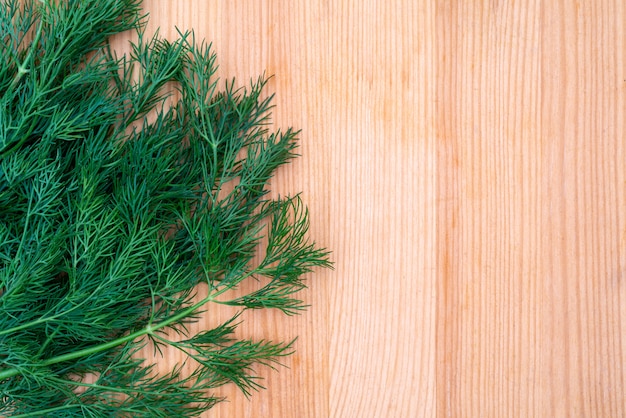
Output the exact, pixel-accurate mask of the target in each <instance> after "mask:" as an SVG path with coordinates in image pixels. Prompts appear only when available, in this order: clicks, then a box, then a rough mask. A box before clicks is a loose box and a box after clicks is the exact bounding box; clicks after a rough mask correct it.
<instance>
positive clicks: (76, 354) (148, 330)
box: [0, 294, 215, 381]
mask: <svg viewBox="0 0 626 418" xmlns="http://www.w3.org/2000/svg"><path fill="white" fill-rule="evenodd" d="M214 298H215V295H213V294H211V295H208V296H207V297H205V298H204V299H202V300H201V301H200V302H198V303H196V304H194V305H191V306H189V307H187V308H185V309H183V310H181V311H179V312H177V313H176V314H175V315H172V316H171V317H169V318H167V319H166V320H164V321H162V322H160V323H158V324H156V325H155V324H148V325H146V326H145V327H143V328H142V329H140V330H138V331H135V332H132V333H130V334H128V335H125V336H123V337H119V338H116V339H114V340H111V341H108V342H106V343H102V344H98V345H96V346H94V347H89V348H85V349H82V350H78V351H73V352H71V353H66V354H61V355H60V356H56V357H52V358H49V359H46V360H43V361H42V362H41V363H39V364H37V365H36V366H37V367H46V366H51V365H53V364H57V363H62V362H64V361H70V360H75V359H77V358H81V357H86V356H89V355H91V354H95V353H99V352H101V351H105V350H110V349H112V348H115V347H117V346H119V345H122V344H125V343H127V342H130V341H134V340H136V339H137V338H141V337H143V336H146V335H153V334H154V333H155V332H156V331H158V330H160V329H162V328H165V327H167V326H169V325H171V324H172V323H174V322H176V321H178V320H181V319H183V318H185V317H187V316H189V315H191V314H192V313H193V312H194V311H196V310H198V309H199V308H201V307H202V306H203V305H205V304H206V303H208V302H211V301H213V300H214ZM19 374H20V369H19V368H17V367H11V368H8V369H5V370H1V371H0V381H2V380H5V379H9V378H11V377H14V376H17V375H19Z"/></svg>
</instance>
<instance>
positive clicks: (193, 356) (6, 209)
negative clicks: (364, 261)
mask: <svg viewBox="0 0 626 418" xmlns="http://www.w3.org/2000/svg"><path fill="white" fill-rule="evenodd" d="M140 3H141V2H140V1H139V0H83V1H73V0H61V1H53V0H23V1H21V0H0V4H1V6H0V39H1V40H2V42H0V59H2V62H3V65H2V66H1V67H0V91H3V94H2V97H0V359H1V362H0V416H12V417H41V416H50V417H83V416H86V417H109V416H128V417H131V416H132V417H141V416H145V417H179V416H180V417H184V416H197V415H199V414H200V413H202V412H203V411H206V410H208V409H210V408H211V407H213V406H214V405H215V404H216V403H218V402H221V401H222V400H223V399H222V398H220V397H218V396H215V395H214V393H213V392H214V390H215V389H216V388H217V387H219V386H221V385H224V384H235V385H236V386H238V387H239V388H240V389H241V390H242V392H243V393H244V394H245V395H246V396H249V395H250V394H251V393H252V391H255V390H258V389H261V388H263V385H262V382H261V381H260V378H259V377H258V376H257V372H256V367H258V366H266V367H270V368H274V367H275V366H276V365H278V364H280V363H279V362H280V361H281V359H282V358H283V357H284V356H287V355H289V354H291V353H292V352H293V341H291V342H287V343H285V342H272V341H265V340H262V341H254V340H248V339H239V338H236V337H235V331H236V329H237V327H238V326H239V324H240V322H239V321H240V319H241V316H240V313H241V312H243V311H244V310H247V309H261V308H270V309H271V308H273V309H278V310H280V311H282V312H284V313H286V314H294V313H297V312H299V311H300V310H302V309H303V308H305V307H306V305H305V304H304V303H303V302H302V301H301V300H299V299H298V297H297V293H298V292H299V291H301V290H302V289H304V288H305V283H304V276H305V275H306V274H307V273H310V272H311V271H313V270H314V269H316V268H320V267H321V268H327V267H330V266H331V264H330V262H329V260H328V257H329V253H328V252H327V251H326V250H324V249H321V248H319V247H317V246H316V245H315V243H313V242H312V241H310V240H309V238H308V237H307V234H308V229H309V223H308V212H307V209H306V207H305V205H304V203H303V202H302V199H301V198H300V196H299V195H295V196H292V197H289V196H288V197H282V198H278V199H273V198H270V197H269V196H270V194H269V190H268V187H269V184H270V180H271V179H272V177H273V175H274V174H275V173H276V170H277V169H278V168H279V167H281V166H282V165H284V164H286V163H288V162H289V161H290V160H291V159H293V158H295V157H296V156H297V154H296V147H297V134H298V132H296V131H294V130H292V129H287V130H286V131H276V132H273V131H271V129H270V112H271V109H272V96H271V95H269V96H268V95H266V94H265V87H266V85H267V81H268V79H267V78H266V77H264V76H263V77H261V78H259V79H258V80H256V81H252V82H251V83H250V85H249V86H248V87H246V88H241V87H237V85H236V83H235V81H234V80H229V81H226V82H223V83H220V82H219V80H218V79H217V77H216V75H215V73H216V56H215V54H214V53H213V51H212V49H211V46H210V44H207V43H204V42H200V43H198V42H197V41H196V39H195V36H194V34H193V32H186V33H183V32H179V38H178V39H177V40H175V41H169V40H165V39H163V38H161V37H160V36H159V34H158V32H157V34H155V35H154V36H152V37H150V38H148V37H146V36H145V24H146V16H142V15H141V14H140V6H141V4H140ZM126 31H132V32H134V33H135V34H136V35H137V41H136V42H134V43H132V44H131V48H130V53H128V54H126V55H123V56H121V57H118V56H117V55H116V53H115V51H112V49H111V46H110V44H109V39H110V37H111V36H113V35H117V34H120V33H123V32H126ZM220 85H222V86H223V87H222V88H220V87H219V86H220ZM172 92H174V93H172ZM261 249H262V250H261ZM259 252H261V253H260V254H259ZM259 260H260V261H259ZM249 280H251V281H257V282H258V283H260V285H259V286H258V288H257V289H256V290H253V291H250V292H248V293H247V294H242V291H241V289H242V286H240V285H241V284H242V283H243V282H245V281H249ZM200 284H202V285H204V287H203V289H206V291H203V292H204V293H203V296H199V294H198V293H197V292H196V290H197V286H198V285H200ZM223 305H229V306H236V307H239V308H240V311H239V313H237V314H236V315H234V316H233V317H232V318H230V319H228V320H227V321H225V322H224V323H222V324H220V325H218V326H216V327H215V328H213V329H208V330H203V331H201V332H198V333H196V334H194V333H191V332H190V327H189V325H190V324H191V323H193V322H196V321H197V320H198V319H199V318H200V317H201V316H202V315H203V313H205V312H206V311H207V310H208V309H209V308H210V307H215V308H217V309H219V307H220V306H223ZM149 343H150V344H152V345H153V346H154V349H155V352H156V353H155V354H156V355H157V356H158V355H160V354H162V353H163V350H166V349H170V350H179V351H180V352H182V353H183V354H184V355H185V357H186V358H187V361H188V362H189V363H190V364H193V367H192V371H191V373H186V374H185V373H183V372H182V370H183V365H184V364H177V365H173V366H172V368H171V370H169V371H168V372H166V373H161V374H157V373H155V365H154V364H152V363H151V362H150V361H148V360H144V359H141V358H139V352H140V350H141V349H142V348H143V347H145V346H146V345H147V344H149Z"/></svg>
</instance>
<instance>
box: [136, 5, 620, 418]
mask: <svg viewBox="0 0 626 418" xmlns="http://www.w3.org/2000/svg"><path fill="white" fill-rule="evenodd" d="M145 10H146V11H147V12H149V13H150V15H151V24H150V25H151V26H150V27H151V28H155V27H156V26H160V27H161V34H162V35H164V36H167V37H174V36H175V35H176V31H175V29H174V28H175V26H178V27H179V28H181V29H192V28H193V29H194V30H195V33H196V36H197V38H199V39H200V38H205V39H206V40H208V41H210V42H212V43H213V48H214V50H215V52H216V53H217V57H218V58H217V59H218V63H219V65H220V75H222V76H224V77H228V78H230V77H233V76H234V77H236V78H237V80H239V81H240V82H241V84H245V83H247V82H248V80H249V79H250V78H256V77H257V76H258V75H260V74H261V73H263V72H265V73H266V74H275V77H274V78H273V79H272V81H271V82H270V84H269V89H270V90H271V92H273V93H276V101H275V104H276V109H275V111H274V121H275V124H276V126H277V127H286V126H295V127H298V128H301V129H302V134H301V147H300V152H301V154H302V157H301V158H300V159H298V160H296V161H295V162H294V163H293V164H292V165H290V166H289V167H286V168H285V169H283V170H281V171H280V173H279V174H278V176H277V177H276V179H275V181H274V182H273V185H272V187H273V190H274V191H275V192H276V193H281V194H285V193H293V192H297V191H302V192H303V194H302V197H303V199H304V200H305V202H306V203H307V204H308V206H309V208H310V211H311V224H312V229H311V236H312V237H313V238H314V239H315V240H316V241H317V242H318V243H320V244H321V245H324V246H327V247H328V248H330V249H331V250H332V251H333V260H334V261H335V263H336V265H335V270H334V271H332V272H331V271H321V272H318V273H316V274H314V275H311V277H310V280H309V284H310V289H309V290H308V291H307V292H306V294H305V295H304V297H305V299H306V301H307V302H308V303H309V304H311V308H310V309H309V310H308V311H307V312H306V313H305V314H303V315H301V316H299V317H295V318H294V317H284V316H282V315H280V314H278V313H262V312H255V313H253V314H252V315H249V316H247V317H246V324H247V325H246V327H245V329H243V330H242V331H241V332H242V334H245V335H252V336H256V337H259V338H270V339H281V338H284V339H290V338H292V337H295V336H299V339H298V341H297V344H296V348H297V354H295V355H294V356H293V357H291V358H289V359H288V360H286V362H285V363H286V365H287V366H288V367H289V368H281V369H280V370H279V372H270V371H266V370H263V371H261V373H262V374H263V376H265V378H266V380H265V381H264V384H265V385H266V386H267V388H268V390H267V391H262V392H260V393H257V394H254V395H253V397H252V398H251V399H250V400H247V399H245V398H244V397H243V396H241V394H239V393H238V392H237V391H236V390H234V389H233V388H225V389H224V390H223V391H222V392H220V393H221V394H225V395H227V396H229V402H226V403H223V404H220V405H219V406H218V407H216V408H215V409H213V410H212V411H211V412H210V413H209V414H207V417H221V418H225V417H262V418H264V417H278V418H307V417H311V418H326V417H333V418H351V417H355V418H370V417H372V418H373V417H381V418H386V417H390V418H394V417H400V418H412V417H495V418H497V417H624V416H626V395H624V393H625V391H626V372H625V370H624V368H625V366H626V363H625V361H626V358H625V356H626V333H625V331H626V316H625V315H626V283H625V282H624V281H625V280H626V276H625V274H626V273H625V272H624V268H625V267H626V229H625V228H626V193H625V187H626V183H625V181H626V170H625V167H624V166H625V162H626V161H625V158H626V148H625V145H626V134H625V132H626V131H625V129H624V128H625V120H624V119H625V118H624V116H625V110H626V107H625V104H626V103H625V98H626V65H625V63H626V62H625V58H626V54H625V53H626V49H625V41H626V33H625V30H626V29H625V27H626V4H625V3H624V2H622V1H621V0H594V1H590V0H589V1H564V0H554V1H539V0H529V1H521V2H520V1H517V2H513V1H499V0H492V1H486V0H485V1H447V0H442V1H439V0H437V1H434V0H431V1H426V0H419V1H413V0H396V1H387V2H383V1H364V2H362V1H335V2H326V1H318V0H309V1H303V0H291V1H279V0H274V1H270V0H266V1H243V0H236V1H193V0H184V1H183V0H176V1H174V0H171V1H170V0H151V1H146V2H145ZM227 317H228V312H226V313H220V312H209V313H208V314H207V319H206V320H205V321H203V322H201V323H200V324H199V326H210V324H215V323H217V322H219V320H220V319H225V318H227ZM176 361H180V358H178V357H176V356H175V355H172V356H171V357H168V358H166V359H165V360H162V361H161V366H164V367H165V366H168V365H170V364H173V363H174V362H176Z"/></svg>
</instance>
